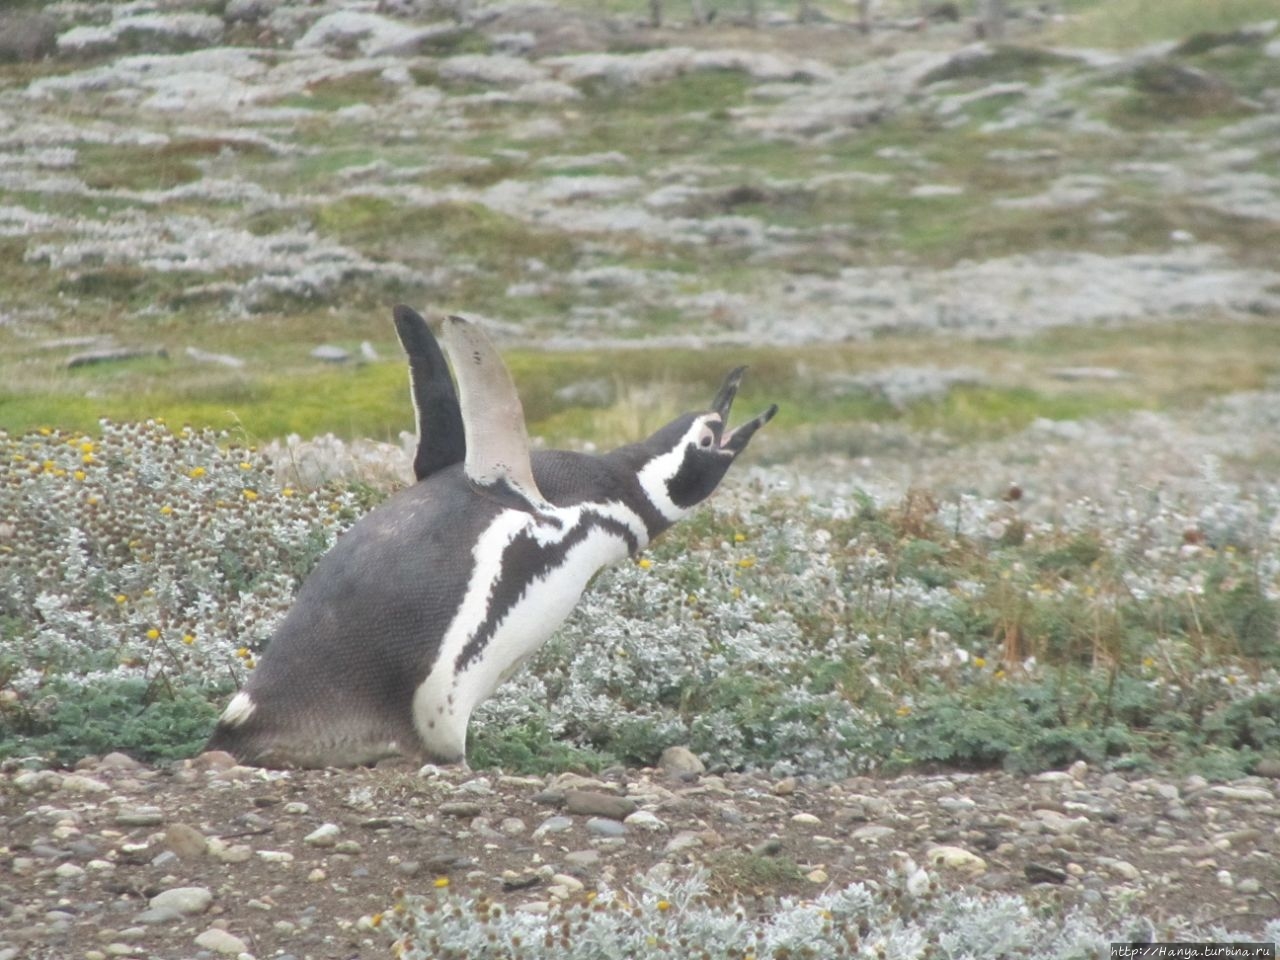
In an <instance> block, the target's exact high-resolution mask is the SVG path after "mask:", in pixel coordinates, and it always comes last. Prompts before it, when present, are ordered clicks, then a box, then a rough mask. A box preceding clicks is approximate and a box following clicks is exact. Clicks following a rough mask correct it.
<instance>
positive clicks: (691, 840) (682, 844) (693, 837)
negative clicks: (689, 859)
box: [663, 830, 702, 855]
mask: <svg viewBox="0 0 1280 960" xmlns="http://www.w3.org/2000/svg"><path fill="white" fill-rule="evenodd" d="M700 846H702V838H701V837H700V836H698V834H696V833H694V832H693V831H692V830H681V831H680V832H679V833H677V834H676V835H675V836H674V837H672V838H671V839H670V840H668V841H667V845H666V847H664V848H663V852H664V853H666V854H668V855H670V854H674V853H684V852H686V851H688V850H693V849H695V848H697V847H700Z"/></svg>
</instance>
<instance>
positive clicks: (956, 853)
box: [925, 844, 987, 876]
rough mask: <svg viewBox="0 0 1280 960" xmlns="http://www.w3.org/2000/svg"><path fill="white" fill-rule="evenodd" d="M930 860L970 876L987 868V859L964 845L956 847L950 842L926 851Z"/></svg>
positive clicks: (937, 864)
mask: <svg viewBox="0 0 1280 960" xmlns="http://www.w3.org/2000/svg"><path fill="white" fill-rule="evenodd" d="M925 856H926V857H928V859H929V862H930V863H932V864H933V865H934V866H936V867H946V868H948V869H950V870H958V871H960V872H962V873H966V874H968V875H969V876H977V875H978V874H980V873H985V872H986V869H987V861H985V860H983V859H982V857H980V856H978V855H977V854H976V853H970V852H969V851H968V850H966V849H964V848H963V847H954V846H950V845H948V844H940V845H938V846H936V847H930V848H929V849H928V851H927V852H926V853H925Z"/></svg>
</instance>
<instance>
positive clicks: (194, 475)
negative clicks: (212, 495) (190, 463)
mask: <svg viewBox="0 0 1280 960" xmlns="http://www.w3.org/2000/svg"><path fill="white" fill-rule="evenodd" d="M204 474H205V469H204V467H192V468H191V469H190V470H188V471H187V476H188V477H190V478H191V479H192V480H199V479H200V478H201V477H203V476H204Z"/></svg>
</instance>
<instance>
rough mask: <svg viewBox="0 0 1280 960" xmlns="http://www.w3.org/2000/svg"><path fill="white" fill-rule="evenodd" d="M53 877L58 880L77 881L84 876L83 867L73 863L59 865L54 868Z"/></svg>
mask: <svg viewBox="0 0 1280 960" xmlns="http://www.w3.org/2000/svg"><path fill="white" fill-rule="evenodd" d="M53 875H54V876H55V877H57V878H58V879H59V880H79V879H80V878H81V877H82V876H84V867H81V866H79V865H77V864H74V863H60V864H58V866H57V867H55V868H54V871H53Z"/></svg>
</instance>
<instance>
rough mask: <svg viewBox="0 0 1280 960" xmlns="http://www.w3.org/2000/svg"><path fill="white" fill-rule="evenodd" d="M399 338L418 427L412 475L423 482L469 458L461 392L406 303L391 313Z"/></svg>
mask: <svg viewBox="0 0 1280 960" xmlns="http://www.w3.org/2000/svg"><path fill="white" fill-rule="evenodd" d="M392 316H393V317H394V318H395V321H396V335H397V336H398V337H399V338H400V343H401V345H402V346H403V347H404V352H405V353H407V354H408V355H409V389H410V395H411V396H412V398H413V415H414V420H415V422H416V423H417V426H418V451H417V453H416V454H415V455H414V458H413V473H414V476H415V477H416V478H417V479H419V480H424V479H426V478H427V477H429V476H431V474H433V473H435V472H436V471H437V470H443V469H444V468H445V467H448V466H451V465H453V464H455V463H461V462H462V461H463V459H465V457H466V455H467V440H466V432H465V431H464V430H463V427H462V411H461V409H460V407H459V406H458V392H457V391H456V390H455V389H454V387H453V378H452V377H451V376H449V365H448V364H447V363H445V359H444V354H443V353H442V352H441V350H440V344H439V343H437V342H436V338H435V335H434V334H433V333H432V332H431V328H430V327H429V326H427V321H426V320H424V319H423V318H422V315H421V314H419V313H418V312H417V311H416V310H411V309H410V308H409V307H406V306H404V305H403V304H401V305H399V306H397V307H396V308H395V309H394V310H393V311H392Z"/></svg>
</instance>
